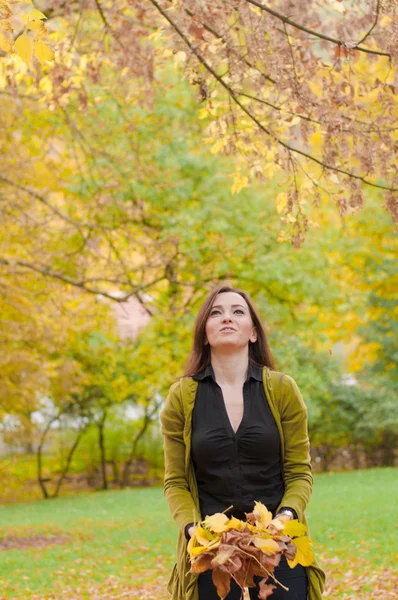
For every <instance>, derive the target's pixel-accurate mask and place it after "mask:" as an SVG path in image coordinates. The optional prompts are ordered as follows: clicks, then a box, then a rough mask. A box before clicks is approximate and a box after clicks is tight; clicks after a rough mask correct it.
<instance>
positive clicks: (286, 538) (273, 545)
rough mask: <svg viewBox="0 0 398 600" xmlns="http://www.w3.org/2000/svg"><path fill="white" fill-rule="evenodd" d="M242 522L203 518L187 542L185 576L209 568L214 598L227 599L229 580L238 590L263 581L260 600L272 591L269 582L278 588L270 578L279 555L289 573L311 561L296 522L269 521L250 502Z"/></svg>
mask: <svg viewBox="0 0 398 600" xmlns="http://www.w3.org/2000/svg"><path fill="white" fill-rule="evenodd" d="M246 519H247V520H246V521H242V520H240V519H237V518H235V517H231V518H228V517H227V516H226V515H225V514H224V513H216V514H214V515H211V516H208V517H206V518H205V519H204V521H202V522H201V523H200V524H199V525H198V527H197V528H196V530H195V533H194V535H193V536H192V537H191V539H190V540H189V543H188V552H189V557H190V560H191V571H192V572H193V573H196V574H199V573H203V572H204V571H206V570H208V569H211V570H212V572H213V573H212V577H213V582H214V585H215V586H216V589H217V594H218V596H219V597H220V598H225V597H226V596H227V595H228V593H229V591H230V586H231V578H232V579H234V580H235V581H236V583H237V584H238V585H239V586H240V587H241V588H242V590H244V588H246V587H254V586H255V583H254V577H255V576H263V579H262V580H261V582H260V584H259V587H260V592H259V596H258V597H259V598H260V599H261V600H264V599H265V598H268V596H270V595H271V594H272V592H273V590H274V588H275V587H276V586H275V585H273V584H270V583H269V580H270V579H272V580H273V581H274V582H275V583H276V584H278V585H281V586H282V587H284V586H283V585H282V584H281V583H280V582H279V581H278V580H277V579H276V577H275V576H274V574H273V573H274V569H275V567H277V566H278V564H279V561H280V559H281V556H282V554H283V555H284V556H285V557H286V559H287V562H288V564H289V566H290V567H292V568H293V567H295V566H296V565H297V564H301V565H303V566H304V567H307V566H309V565H311V564H312V562H313V560H314V553H313V551H312V550H311V545H312V542H311V540H310V538H309V537H308V536H306V535H305V533H306V527H305V525H303V524H302V523H299V522H298V521H297V520H293V521H289V520H287V518H285V517H279V518H275V519H273V518H272V513H271V512H270V511H269V510H268V509H267V508H266V507H265V506H264V504H262V503H261V502H255V504H254V510H253V512H251V513H246ZM285 589H287V588H285Z"/></svg>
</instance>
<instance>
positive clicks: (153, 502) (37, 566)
mask: <svg viewBox="0 0 398 600" xmlns="http://www.w3.org/2000/svg"><path fill="white" fill-rule="evenodd" d="M397 475H398V471H397V469H394V468H390V469H388V468H384V469H369V470H361V471H354V472H345V473H330V474H326V473H325V474H321V475H317V476H316V477H315V484H314V493H313V497H312V499H311V502H310V505H309V507H308V511H307V514H308V517H309V521H310V526H311V537H312V538H313V539H314V540H315V542H316V550H317V555H318V558H319V561H320V562H321V564H322V565H323V566H324V567H325V569H326V571H327V573H328V575H329V581H328V587H327V591H326V597H327V598H341V599H345V600H348V599H350V600H351V599H353V600H354V599H355V600H362V599H363V600H373V599H376V598H377V599H380V600H381V599H383V600H390V599H393V598H398V596H397V589H398V577H397V574H396V571H395V573H394V566H395V565H396V564H397V562H398V560H397V559H398V552H397V551H398V536H397V523H398V507H397V498H398V477H397ZM175 539H176V528H175V526H174V523H173V522H172V520H171V518H170V516H169V513H168V509H167V505H166V503H165V500H164V498H163V491H162V489H161V488H159V487H155V488H143V489H127V490H116V491H115V490H113V491H108V492H96V493H91V494H86V493H84V494H80V495H77V496H68V497H65V498H59V499H54V500H49V501H40V502H31V503H23V504H14V505H10V504H8V505H4V506H2V507H0V549H1V548H3V550H2V551H0V600H11V599H13V600H33V599H34V600H39V599H43V600H44V599H46V600H49V599H54V600H55V599H61V598H62V599H63V598H67V599H68V600H74V599H76V600H80V599H85V598H90V599H97V600H105V599H109V600H111V599H112V600H116V599H119V598H129V599H140V600H141V599H143V598H147V599H150V598H152V599H154V600H161V599H165V600H166V598H167V592H166V591H165V583H166V581H167V579H168V574H169V571H170V569H171V566H172V564H173V561H174V549H175ZM51 541H52V542H57V543H52V544H49V542H51ZM21 546H22V548H21ZM4 548H6V549H4Z"/></svg>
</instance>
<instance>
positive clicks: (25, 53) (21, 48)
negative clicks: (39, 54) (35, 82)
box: [14, 33, 33, 66]
mask: <svg viewBox="0 0 398 600" xmlns="http://www.w3.org/2000/svg"><path fill="white" fill-rule="evenodd" d="M14 48H15V52H16V53H17V54H18V56H19V57H20V58H22V60H23V61H24V63H25V64H26V65H27V66H29V64H30V61H31V60H32V55H33V41H32V40H31V38H30V37H29V36H28V35H26V33H23V34H22V35H20V36H19V38H17V40H16V41H15V44H14Z"/></svg>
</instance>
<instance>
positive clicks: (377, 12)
mask: <svg viewBox="0 0 398 600" xmlns="http://www.w3.org/2000/svg"><path fill="white" fill-rule="evenodd" d="M379 13H380V0H377V5H376V19H375V21H374V23H373V25H372V27H371V28H370V29H369V31H368V32H367V33H365V35H364V36H363V38H362V39H361V40H359V42H358V45H359V44H363V42H364V41H365V40H366V38H368V37H369V36H370V34H371V33H372V31H373V29H374V28H375V27H376V25H377V21H378V20H379Z"/></svg>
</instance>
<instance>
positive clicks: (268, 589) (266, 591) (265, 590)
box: [258, 577, 276, 600]
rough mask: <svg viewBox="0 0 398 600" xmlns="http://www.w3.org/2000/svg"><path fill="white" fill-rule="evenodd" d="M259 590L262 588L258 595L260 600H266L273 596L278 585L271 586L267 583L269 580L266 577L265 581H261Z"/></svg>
mask: <svg viewBox="0 0 398 600" xmlns="http://www.w3.org/2000/svg"><path fill="white" fill-rule="evenodd" d="M259 588H260V591H259V594H258V598H259V600H266V599H267V598H268V596H272V593H273V591H274V589H275V588H276V585H271V584H270V583H267V579H266V578H265V577H264V579H262V580H261V581H260V585H259Z"/></svg>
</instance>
